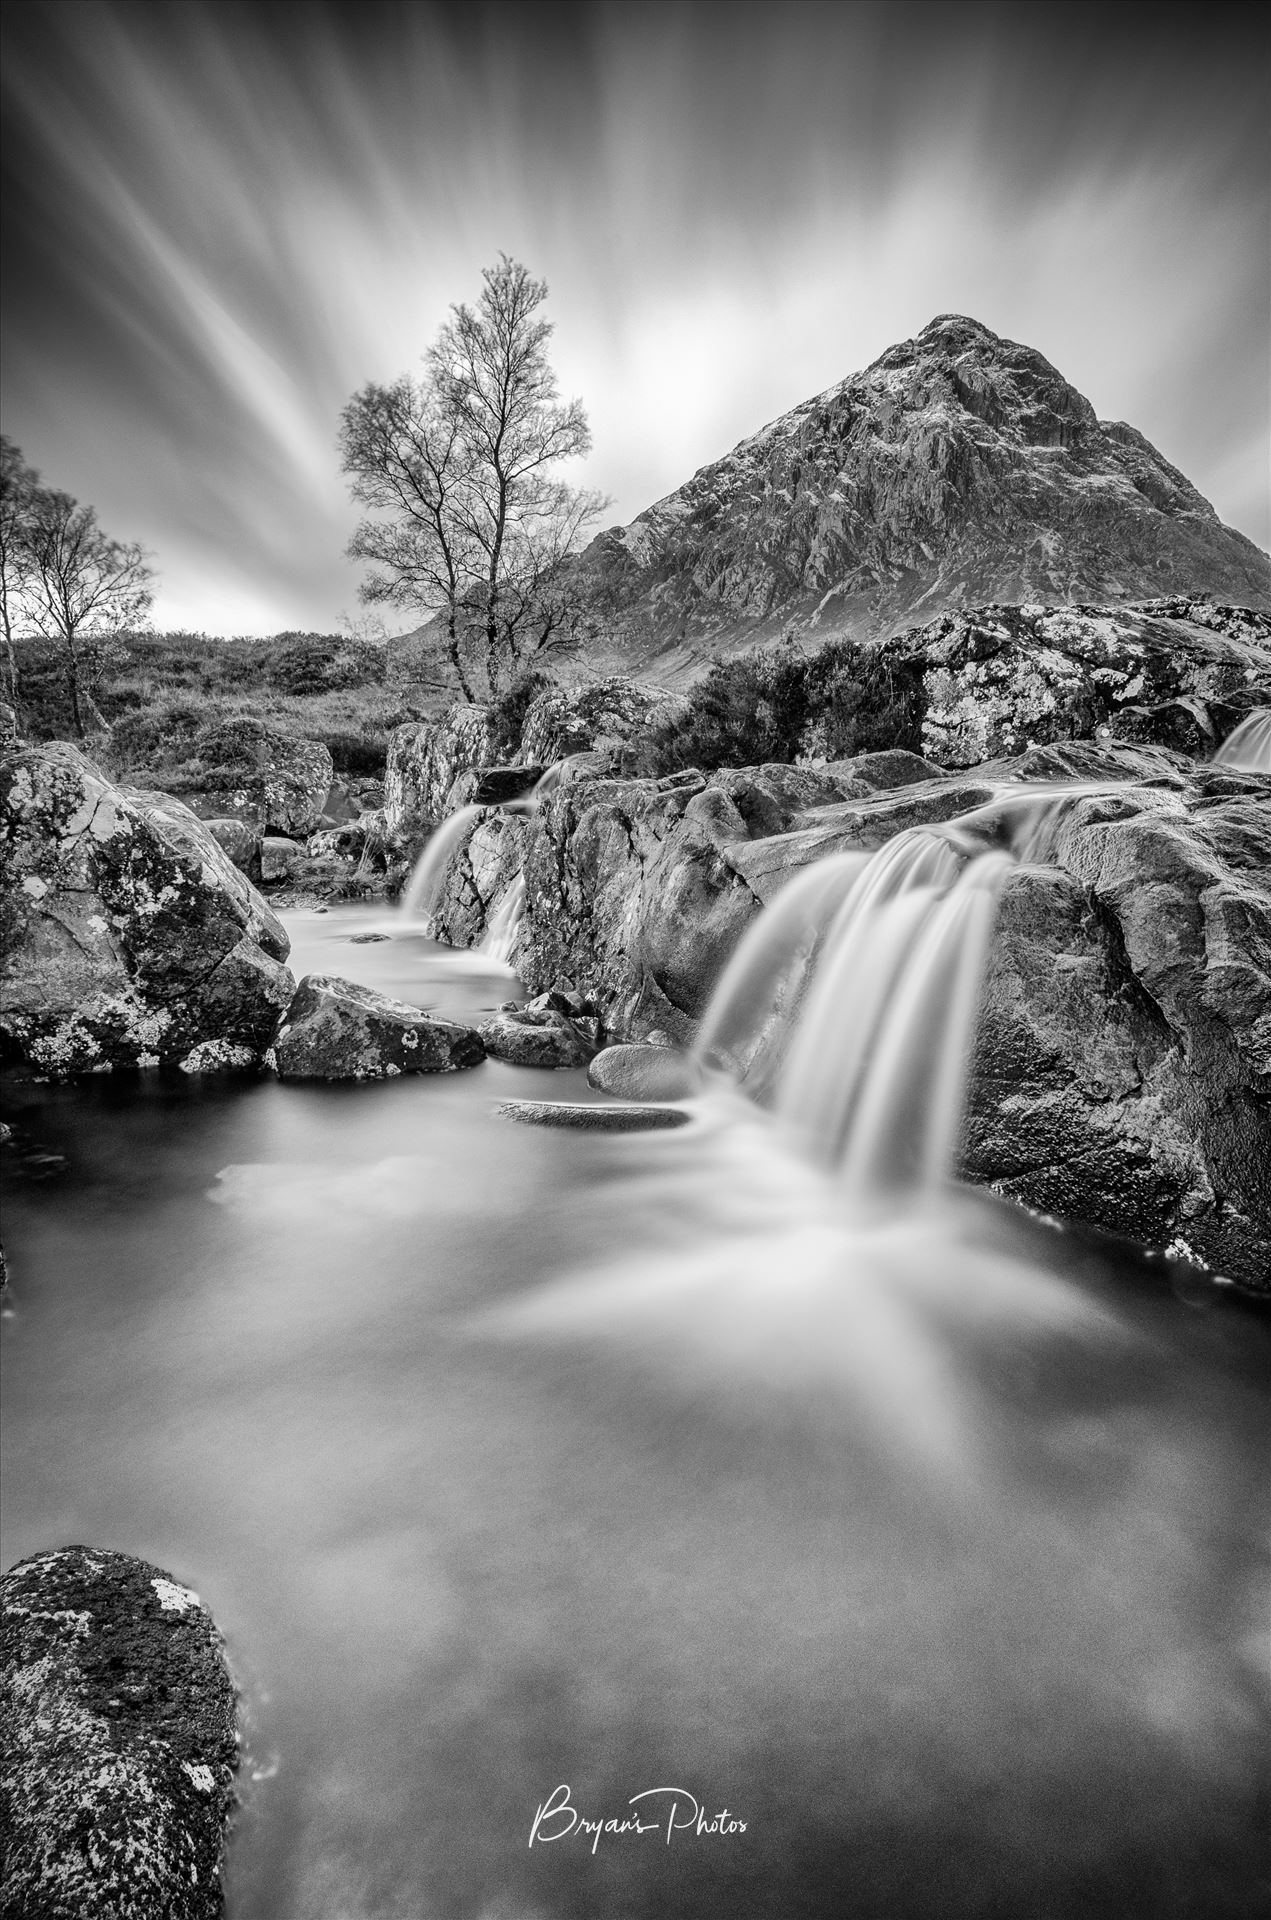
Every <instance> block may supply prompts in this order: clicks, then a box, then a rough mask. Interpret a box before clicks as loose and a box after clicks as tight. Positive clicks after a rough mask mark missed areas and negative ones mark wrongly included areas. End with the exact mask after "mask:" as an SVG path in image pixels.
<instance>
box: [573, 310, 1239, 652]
mask: <svg viewBox="0 0 1271 1920" xmlns="http://www.w3.org/2000/svg"><path fill="white" fill-rule="evenodd" d="M579 564H580V567H581V569H582V571H583V574H584V577H585V580H586V583H587V586H588V589H589V592H590V593H591V595H592V597H593V599H594V603H595V608H596V625H597V633H598V639H597V647H598V649H599V650H600V651H601V652H604V653H606V654H607V655H608V656H609V657H611V658H612V659H613V660H614V661H615V662H623V663H625V664H626V665H628V666H629V667H631V668H633V669H635V670H639V668H640V665H641V663H647V662H649V661H651V660H652V659H653V657H654V656H655V655H658V654H662V653H666V652H667V650H668V649H673V650H675V651H674V653H673V654H672V655H670V656H669V657H668V659H667V660H665V661H663V662H661V663H660V666H659V671H662V672H674V671H675V670H677V669H678V670H681V671H683V670H686V669H691V668H692V666H693V664H694V662H695V660H697V659H700V658H701V657H702V656H703V655H704V654H709V653H711V652H715V651H719V650H721V649H722V650H724V651H730V650H733V649H735V648H736V647H737V646H739V645H743V644H748V643H749V642H751V641H754V640H756V639H758V638H760V637H762V636H764V635H771V634H775V633H777V632H779V631H781V630H783V629H784V628H786V627H788V626H790V625H793V626H794V627H795V628H796V629H798V630H800V631H804V630H806V631H807V632H809V634H811V633H815V634H817V635H820V636H822V637H825V638H828V637H830V636H831V635H834V634H850V635H852V636H853V637H855V638H858V639H869V638H874V637H881V636H883V635H885V634H888V633H891V632H894V631H895V630H896V628H898V627H900V626H902V625H904V624H906V623H913V622H916V621H921V620H924V619H930V618H931V617H932V616H933V615H934V614H936V613H938V612H940V611H942V610H944V609H946V608H954V607H961V606H973V605H977V604H983V603H986V602H1068V603H1086V604H1089V603H1092V602H1103V603H1106V602H1116V601H1123V600H1142V599H1150V598H1155V597H1159V596H1161V595H1168V594H1179V593H1185V594H1189V595H1197V594H1212V595H1213V596H1214V597H1215V598H1217V599H1219V600H1223V601H1230V602H1235V603H1239V604H1241V605H1246V606H1253V607H1267V606H1271V560H1268V558H1267V555H1266V554H1265V553H1263V552H1262V551H1261V550H1260V549H1259V548H1258V547H1257V546H1255V545H1254V543H1253V542H1252V541H1251V540H1248V539H1247V538H1246V537H1245V536H1244V535H1243V534H1241V533H1238V532H1236V531H1234V530H1233V529H1232V528H1230V527H1227V526H1224V524H1223V523H1222V521H1221V520H1220V519H1219V518H1218V516H1217V514H1216V513H1215V512H1214V509H1213V508H1212V506H1210V504H1209V503H1208V501H1206V500H1205V499H1203V498H1202V496H1201V495H1200V494H1199V493H1198V492H1197V491H1196V489H1195V487H1193V486H1192V484H1191V483H1190V481H1189V480H1187V478H1186V477H1185V476H1184V475H1183V474H1182V473H1180V472H1179V471H1178V469H1177V468H1176V467H1174V466H1171V464H1170V463H1169V461H1168V460H1166V459H1165V458H1164V457H1163V456H1162V455H1161V454H1160V453H1158V452H1157V450H1156V449H1155V448H1154V447H1153V446H1152V445H1151V444H1150V443H1149V442H1148V441H1147V440H1146V439H1145V438H1144V437H1143V435H1142V434H1141V433H1139V432H1138V431H1137V430H1136V429H1135V428H1134V427H1132V426H1127V425H1126V424H1125V423H1124V422H1122V421H1101V420H1099V419H1097V418H1096V416H1095V411H1094V408H1093V407H1092V406H1091V405H1090V402H1089V401H1088V400H1087V399H1086V398H1085V397H1084V396H1083V395H1082V394H1081V393H1079V392H1078V391H1077V389H1076V388H1075V387H1073V386H1071V385H1070V384H1069V382H1068V381H1067V380H1065V379H1064V377H1063V375H1062V374H1060V373H1059V372H1058V371H1057V370H1056V369H1055V368H1054V367H1053V366H1052V365H1051V364H1050V362H1049V361H1048V360H1046V359H1044V358H1043V356H1042V355H1041V354H1040V353H1038V352H1036V351H1035V350H1034V349H1033V348H1032V347H1028V346H1022V345H1019V344H1018V343H1016V342H1015V341H1011V340H1003V339H1000V338H999V337H998V335H997V334H995V333H992V332H991V331H990V330H989V328H988V327H985V326H983V325H981V324H980V323H979V322H978V321H976V320H972V319H967V318H965V317H963V316H960V315H956V314H945V315H942V316H940V317H939V318H938V319H936V320H933V321H932V322H931V324H930V325H929V326H927V327H925V328H924V329H923V331H922V332H921V333H920V334H918V336H917V337H916V338H915V339H912V340H906V341H902V342H901V343H899V344H898V345H896V346H893V347H890V348H888V350H887V352H886V353H884V354H882V355H881V356H880V357H879V359H877V360H876V361H874V363H873V364H872V366H869V367H867V368H865V370H864V371H863V372H861V373H855V374H852V375H851V376H850V377H849V378H848V379H846V380H844V381H842V382H840V384H839V385H837V386H835V387H831V388H829V389H828V390H827V391H826V392H825V393H822V394H818V395H817V396H816V397H815V398H814V399H811V400H807V401H804V402H803V404H802V405H801V406H797V407H795V408H793V409H792V410H791V411H790V412H789V413H786V414H783V415H782V416H781V417H780V418H779V419H777V420H774V421H773V422H771V424H770V425H768V426H766V427H764V428H762V429H761V430H760V431H759V432H758V433H756V434H754V435H752V436H751V437H750V438H749V439H746V440H743V441H741V442H740V444H739V445H738V446H736V447H734V448H733V450H732V452H731V453H728V454H726V455H725V456H724V457H723V458H722V459H720V460H716V461H714V462H712V463H711V464H710V465H708V466H705V467H703V468H701V469H700V471H699V472H697V473H696V474H694V476H693V478H692V479H691V480H689V481H688V482H687V483H686V484H685V485H684V486H682V487H680V488H679V489H677V491H676V492H674V493H671V494H668V495H667V496H666V498H665V499H663V500H659V501H658V502H657V503H656V504H655V505H654V506H651V507H649V508H647V509H646V510H645V512H643V513H641V514H639V515H637V517H636V518H635V519H634V520H633V521H632V522H631V523H630V525H629V526H626V527H615V528H611V529H610V530H608V531H607V532H605V533H602V534H600V535H598V536H597V538H596V539H595V540H593V541H592V543H591V545H590V546H589V547H588V548H587V549H586V552H585V553H584V554H583V556H582V557H581V560H580V563H579Z"/></svg>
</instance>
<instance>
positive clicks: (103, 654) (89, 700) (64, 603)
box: [19, 487, 154, 740]
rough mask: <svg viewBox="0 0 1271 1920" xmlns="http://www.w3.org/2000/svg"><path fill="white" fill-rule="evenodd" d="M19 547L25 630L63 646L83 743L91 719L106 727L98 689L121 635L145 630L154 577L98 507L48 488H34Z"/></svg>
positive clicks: (69, 691) (141, 556)
mask: <svg viewBox="0 0 1271 1920" xmlns="http://www.w3.org/2000/svg"><path fill="white" fill-rule="evenodd" d="M20 540H21V546H22V549H23V555H24V562H25V568H26V571H25V575H24V578H23V579H22V582H21V586H20V593H19V602H20V610H21V621H22V625H23V628H24V629H26V630H33V631H35V632H36V633H38V634H40V635H41V636H42V637H43V638H44V639H46V640H50V641H52V642H54V644H55V645H57V646H58V647H59V649H60V651H61V654H62V663H63V668H64V671H65V675H66V692H67V697H68V699H69V701H70V707H71V717H72V719H73V720H74V722H75V730H76V732H77V733H78V734H79V737H80V739H81V740H82V739H84V738H86V736H87V732H88V729H87V727H86V726H85V724H84V718H85V714H87V715H88V717H89V719H91V720H92V721H94V722H95V724H96V725H98V726H101V727H104V726H105V725H106V721H105V719H104V718H103V716H102V713H101V711H100V709H99V708H98V706H97V703H96V701H95V700H94V698H93V689H94V687H95V686H96V685H97V682H98V681H99V680H100V678H101V675H102V672H103V670H104V668H105V666H106V665H107V663H108V662H109V660H110V658H111V657H112V652H113V650H114V649H113V642H114V641H115V640H116V638H117V636H118V635H119V634H120V633H121V632H126V631H128V630H129V629H131V628H134V627H137V626H140V625H141V623H142V622H143V620H144V619H145V617H146V614H147V613H148V612H149V609H150V603H151V601H152V600H153V598H154V592H153V588H152V585H151V582H152V580H153V578H154V574H153V570H152V569H151V567H150V565H149V563H148V562H147V560H146V556H145V554H144V552H143V551H142V549H141V547H140V546H138V545H137V544H136V543H135V542H134V543H132V544H125V543H124V542H123V541H121V540H112V539H110V538H109V537H108V536H107V535H106V534H105V533H103V532H102V529H101V528H100V527H99V526H98V524H97V515H96V513H95V512H94V510H93V508H92V507H82V506H80V504H79V502H78V501H76V500H73V499H72V498H71V496H70V494H69V493H58V492H55V491H54V490H53V489H52V488H49V487H36V488H34V489H33V491H32V493H31V496H30V499H29V501H28V503H27V507H26V512H25V515H24V521H23V525H22V527H21V533H20Z"/></svg>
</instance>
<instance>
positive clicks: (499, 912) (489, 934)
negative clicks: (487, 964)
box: [481, 873, 525, 966]
mask: <svg viewBox="0 0 1271 1920" xmlns="http://www.w3.org/2000/svg"><path fill="white" fill-rule="evenodd" d="M524 913H525V875H524V874H523V873H518V874H517V876H516V878H515V879H514V880H513V882H512V884H511V886H510V887H509V888H508V890H507V892H506V893H505V894H504V896H503V898H502V900H500V902H499V904H498V907H497V908H496V909H495V911H494V913H493V914H492V915H491V916H490V924H489V926H488V927H487V928H486V930H485V938H484V939H483V940H482V942H481V952H482V953H485V954H488V955H489V956H490V958H491V960H497V961H498V962H499V964H500V965H501V966H507V965H508V963H509V961H510V960H511V958H512V947H513V945H514V943H515V941H516V936H517V933H518V931H519V930H520V925H521V920H522V918H523V916H524Z"/></svg>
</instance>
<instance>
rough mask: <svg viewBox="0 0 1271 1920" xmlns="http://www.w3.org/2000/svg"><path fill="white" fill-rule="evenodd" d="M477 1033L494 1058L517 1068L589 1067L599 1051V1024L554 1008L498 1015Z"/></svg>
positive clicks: (531, 1007) (525, 1009)
mask: <svg viewBox="0 0 1271 1920" xmlns="http://www.w3.org/2000/svg"><path fill="white" fill-rule="evenodd" d="M477 1031H478V1032H479V1033H480V1035H481V1040H482V1044H483V1045H484V1047H485V1050H486V1052H487V1053H488V1054H489V1055H490V1056H491V1058H493V1059H495V1060H506V1061H508V1062H510V1064H511V1065H512V1066H514V1067H585V1066H586V1065H587V1062H588V1061H589V1060H590V1059H591V1057H592V1055H593V1054H594V1053H595V1051H596V1042H597V1036H596V1023H595V1021H594V1020H592V1021H590V1022H587V1021H584V1020H576V1019H572V1018H571V1017H570V1015H569V1014H567V1013H562V1012H560V1011H558V1010H557V1009H556V1008H554V1007H547V1006H528V1007H519V1008H517V1010H516V1011H515V1012H514V1013H497V1014H496V1015H495V1016H494V1018H493V1019H492V1020H487V1021H485V1022H484V1023H483V1024H482V1025H481V1026H480V1027H479V1028H478V1029H477Z"/></svg>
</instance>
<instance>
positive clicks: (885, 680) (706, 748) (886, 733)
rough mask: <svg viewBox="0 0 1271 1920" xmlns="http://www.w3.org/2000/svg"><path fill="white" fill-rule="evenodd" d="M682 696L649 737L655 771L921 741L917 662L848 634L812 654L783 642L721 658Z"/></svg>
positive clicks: (835, 755) (913, 748)
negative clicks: (682, 708)
mask: <svg viewBox="0 0 1271 1920" xmlns="http://www.w3.org/2000/svg"><path fill="white" fill-rule="evenodd" d="M686 698H687V711H686V712H685V713H684V714H683V715H682V716H681V717H680V718H678V719H676V720H674V721H671V722H669V723H668V724H667V725H666V726H664V727H662V728H660V729H659V731H658V733H657V734H656V736H655V738H654V740H653V742H652V747H651V759H652V765H653V770H654V771H655V772H657V773H659V774H666V773H677V772H679V771H680V770H681V769H682V768H684V767H701V768H702V769H703V771H704V772H709V771H710V770H711V769H712V768H715V767H753V766H761V765H763V763H764V762H765V761H787V762H788V761H793V760H796V759H804V760H842V759H846V758H848V756H849V755H851V754H855V753H872V752H876V751H879V750H881V749H883V748H887V747H904V748H907V749H908V750H909V751H910V752H913V753H920V752H921V751H922V676H921V671H920V669H915V668H914V667H912V666H911V665H910V664H909V663H908V662H903V661H896V660H893V659H890V658H889V657H888V656H887V654H886V653H885V652H880V651H879V650H878V649H875V648H871V647H863V646H858V645H856V644H855V643H853V642H852V641H848V640H838V641H832V642H831V643H830V644H829V645H828V646H825V647H822V648H821V649H820V651H819V652H817V653H814V654H802V653H800V652H799V650H798V648H797V647H795V646H793V645H791V644H790V643H788V642H787V643H784V644H778V645H776V646H772V647H763V648H758V649H756V651H755V652H753V653H747V654H741V655H738V656H736V657H734V658H732V659H729V660H720V661H718V662H716V664H715V665H714V666H713V667H712V668H711V669H710V670H709V672H707V673H706V674H705V675H704V676H703V678H702V679H701V680H699V681H698V682H697V683H696V685H695V686H693V687H691V688H690V689H689V690H688V693H687V696H686Z"/></svg>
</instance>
